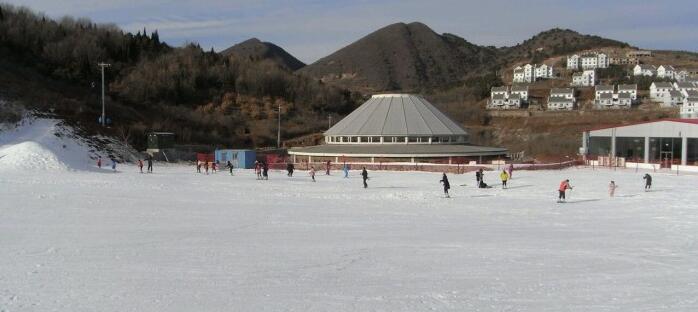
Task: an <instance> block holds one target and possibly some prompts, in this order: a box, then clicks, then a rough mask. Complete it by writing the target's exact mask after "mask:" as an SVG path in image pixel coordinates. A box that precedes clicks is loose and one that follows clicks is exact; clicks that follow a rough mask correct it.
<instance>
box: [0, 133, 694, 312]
mask: <svg viewBox="0 0 698 312" xmlns="http://www.w3.org/2000/svg"><path fill="white" fill-rule="evenodd" d="M21 143H22V142H20V141H16V142H15V143H14V144H13V146H15V147H16V145H18V144H21ZM29 145H31V144H29ZM29 145H27V146H29ZM37 145H39V147H37V146H36V145H34V146H33V147H34V148H32V149H27V150H28V151H34V152H37V150H38V152H37V153H38V154H39V155H42V153H43V152H41V150H42V148H43V147H41V144H37ZM10 147H12V146H8V145H7V144H6V145H5V146H4V147H2V148H0V155H2V154H1V151H2V150H7V148H10ZM25 147H26V146H25ZM15 149H19V148H17V147H16V148H15ZM62 149H63V148H62V147H61V149H60V150H62ZM60 150H58V151H57V152H55V153H54V155H56V157H57V158H58V160H59V161H61V162H62V163H71V161H67V160H65V159H64V158H66V157H68V156H66V155H73V154H70V153H68V154H62V152H60ZM76 155H78V156H80V157H82V156H81V155H82V154H79V153H78V154H76ZM25 156H26V155H25ZM6 157H9V156H6ZM13 157H24V156H22V155H14V156H13ZM37 157H39V158H41V157H40V156H37ZM0 162H2V159H1V158H0ZM49 163H50V161H49ZM85 166H87V167H88V169H89V170H74V169H70V170H64V169H61V168H58V169H55V168H54V169H51V170H36V169H37V168H33V169H29V170H25V169H23V167H21V166H20V167H17V168H12V166H11V165H8V164H6V165H5V166H4V167H2V166H0V216H1V217H0V250H1V251H2V256H1V257H0V311H430V310H435V311H696V310H698V204H696V201H698V193H697V192H696V186H697V185H698V183H697V182H698V177H697V176H692V175H682V176H675V175H671V174H662V173H657V174H653V176H654V184H655V189H654V190H653V191H652V192H644V191H643V190H642V186H643V181H642V174H643V173H642V172H640V173H636V172H634V171H631V170H619V171H612V170H591V169H568V170H562V171H518V172H514V178H513V180H512V181H511V187H510V188H509V189H507V190H502V189H500V188H492V189H486V190H480V189H476V188H475V187H474V186H473V185H474V175H473V174H467V175H451V176H450V179H451V184H452V185H453V188H452V192H451V194H452V198H451V199H446V198H443V197H442V194H441V187H440V185H439V182H438V181H439V180H440V178H441V177H440V174H434V173H418V172H370V176H371V179H370V180H369V188H368V189H363V188H362V186H361V179H360V178H359V176H358V172H352V173H351V177H350V178H349V179H344V178H342V177H341V173H340V172H333V174H332V175H331V176H324V175H318V177H317V180H318V182H316V183H313V182H311V181H310V178H309V177H308V176H307V173H306V172H302V171H301V172H297V175H296V176H294V177H293V178H288V177H286V176H285V174H284V173H282V172H276V171H272V172H271V174H270V180H268V181H257V180H255V177H254V175H253V174H252V173H251V172H249V171H239V172H236V175H235V176H232V177H231V176H229V175H228V174H227V173H225V172H219V173H217V174H212V175H208V176H207V175H201V174H196V173H195V168H193V167H187V166H180V165H172V166H162V165H157V164H156V167H155V173H153V174H139V173H138V169H137V168H136V167H134V166H131V165H120V166H119V167H118V168H117V169H118V172H116V173H114V172H110V170H96V168H89V165H85ZM46 168H52V167H50V166H49V167H46ZM496 176H497V174H496V173H494V172H488V173H486V181H487V182H489V183H491V184H494V182H495V181H496V180H497V179H496ZM564 178H570V179H571V184H572V186H574V187H575V188H574V190H573V191H572V192H571V194H570V195H571V198H570V199H569V202H568V203H566V204H556V203H555V199H556V189H557V186H558V184H559V182H560V180H562V179H564ZM612 179H613V180H615V181H616V182H617V184H618V185H619V186H620V187H619V188H618V190H617V194H616V196H617V197H615V198H609V197H608V194H607V184H608V182H609V181H610V180H612ZM462 184H467V185H465V186H461V185H462Z"/></svg>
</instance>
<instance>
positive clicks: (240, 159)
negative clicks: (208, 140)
mask: <svg viewBox="0 0 698 312" xmlns="http://www.w3.org/2000/svg"><path fill="white" fill-rule="evenodd" d="M215 155H216V162H218V163H219V164H221V166H225V164H227V163H228V161H230V162H231V163H233V167H235V168H242V169H252V168H254V161H255V160H256V159H257V153H255V151H253V150H236V149H220V150H216V151H215Z"/></svg>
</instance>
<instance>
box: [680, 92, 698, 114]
mask: <svg viewBox="0 0 698 312" xmlns="http://www.w3.org/2000/svg"><path fill="white" fill-rule="evenodd" d="M680 114H681V118H698V97H687V98H684V100H683V105H681V111H680Z"/></svg>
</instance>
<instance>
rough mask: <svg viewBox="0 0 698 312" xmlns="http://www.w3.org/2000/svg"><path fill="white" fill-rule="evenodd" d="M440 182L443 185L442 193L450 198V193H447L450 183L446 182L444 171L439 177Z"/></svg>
mask: <svg viewBox="0 0 698 312" xmlns="http://www.w3.org/2000/svg"><path fill="white" fill-rule="evenodd" d="M439 182H441V183H442V184H443V185H444V195H446V198H451V196H450V195H448V190H449V189H451V184H450V183H448V177H446V173H445V172H444V175H443V177H441V181H439Z"/></svg>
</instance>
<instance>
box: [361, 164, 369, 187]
mask: <svg viewBox="0 0 698 312" xmlns="http://www.w3.org/2000/svg"><path fill="white" fill-rule="evenodd" d="M361 177H362V178H363V180H364V188H367V187H368V184H367V183H366V180H368V171H366V167H364V170H362V171H361Z"/></svg>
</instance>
